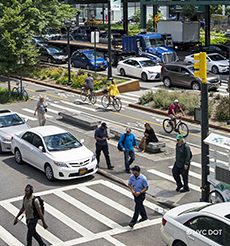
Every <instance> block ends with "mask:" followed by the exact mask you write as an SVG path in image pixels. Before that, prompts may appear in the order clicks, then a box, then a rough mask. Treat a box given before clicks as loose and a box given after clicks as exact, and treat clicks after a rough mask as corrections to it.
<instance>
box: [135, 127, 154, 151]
mask: <svg viewBox="0 0 230 246" xmlns="http://www.w3.org/2000/svg"><path fill="white" fill-rule="evenodd" d="M149 142H158V139H157V136H156V134H155V132H154V130H153V128H152V127H151V126H150V124H149V123H145V132H144V137H143V138H142V139H141V141H140V143H139V144H138V147H139V148H140V145H141V144H142V143H143V150H142V153H144V152H145V145H146V144H149Z"/></svg>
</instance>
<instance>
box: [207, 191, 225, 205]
mask: <svg viewBox="0 0 230 246" xmlns="http://www.w3.org/2000/svg"><path fill="white" fill-rule="evenodd" d="M208 202H210V203H220V202H224V198H223V196H222V195H221V194H220V192H219V191H217V190H212V191H211V192H209V194H208Z"/></svg>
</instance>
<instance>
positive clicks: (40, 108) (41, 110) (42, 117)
mask: <svg viewBox="0 0 230 246" xmlns="http://www.w3.org/2000/svg"><path fill="white" fill-rule="evenodd" d="M44 101H45V99H44V97H40V99H39V101H38V103H37V107H36V109H35V112H34V115H36V112H38V122H39V126H44V125H45V123H46V112H47V109H46V108H47V104H46V103H44Z"/></svg>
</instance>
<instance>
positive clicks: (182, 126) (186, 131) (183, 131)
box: [178, 122, 189, 138]
mask: <svg viewBox="0 0 230 246" xmlns="http://www.w3.org/2000/svg"><path fill="white" fill-rule="evenodd" d="M178 130H179V133H180V134H181V135H182V136H183V137H184V138H186V137H187V136H188V134H189V129H188V126H187V125H186V124H185V123H183V122H181V123H180V124H179V126H178Z"/></svg>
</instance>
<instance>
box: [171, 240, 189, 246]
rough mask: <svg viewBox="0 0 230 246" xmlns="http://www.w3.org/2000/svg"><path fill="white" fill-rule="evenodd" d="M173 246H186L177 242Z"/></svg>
mask: <svg viewBox="0 0 230 246" xmlns="http://www.w3.org/2000/svg"><path fill="white" fill-rule="evenodd" d="M174 246H187V245H186V244H185V243H183V242H181V241H178V242H176V243H175V244H174Z"/></svg>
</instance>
